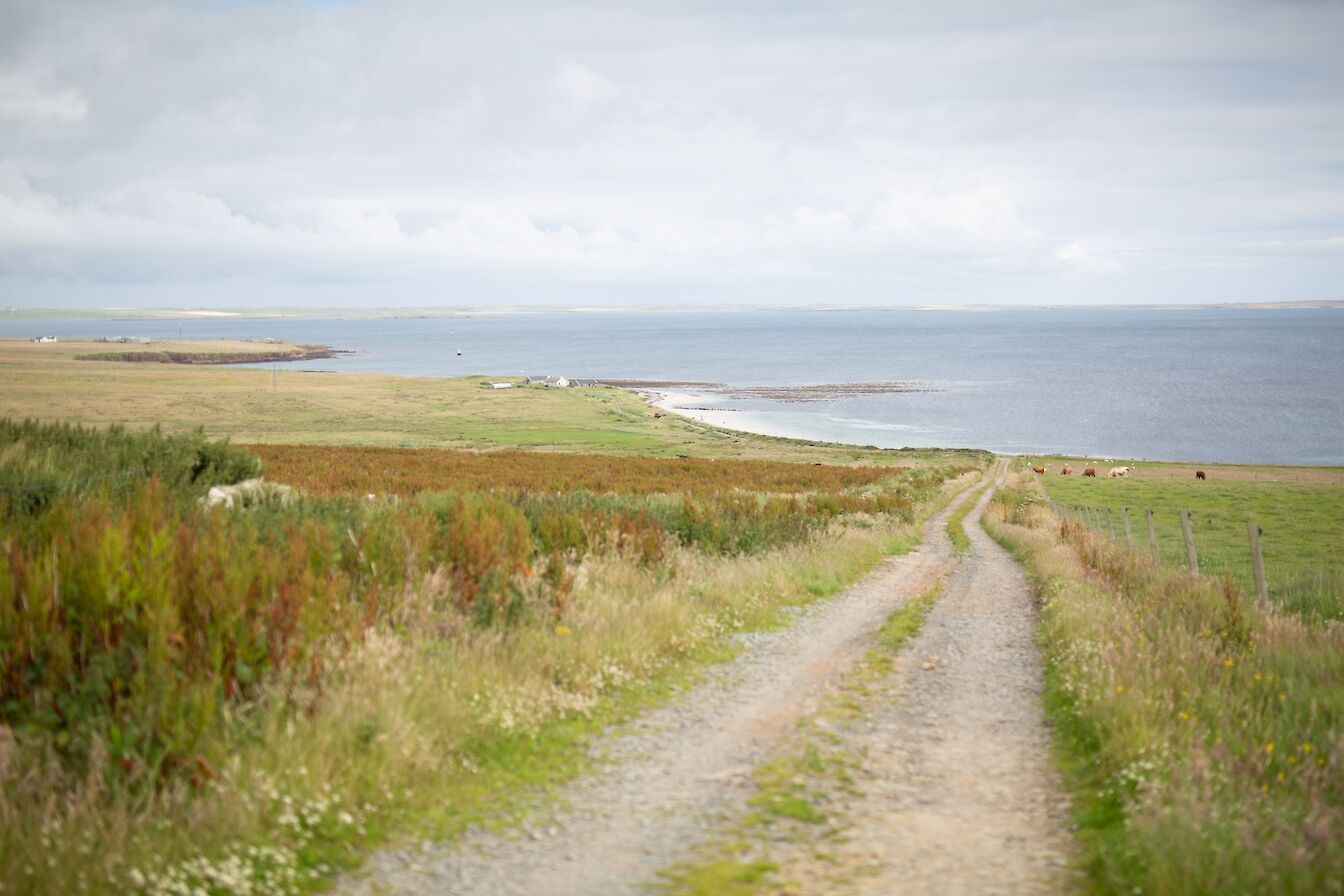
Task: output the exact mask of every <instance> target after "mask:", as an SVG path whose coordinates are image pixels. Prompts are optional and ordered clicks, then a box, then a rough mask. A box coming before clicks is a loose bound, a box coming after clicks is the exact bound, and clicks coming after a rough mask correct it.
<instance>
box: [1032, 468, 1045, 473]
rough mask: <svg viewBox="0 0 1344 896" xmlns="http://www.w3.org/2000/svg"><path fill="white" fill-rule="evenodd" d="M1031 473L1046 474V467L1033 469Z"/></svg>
mask: <svg viewBox="0 0 1344 896" xmlns="http://www.w3.org/2000/svg"><path fill="white" fill-rule="evenodd" d="M1031 472H1033V473H1044V472H1045V467H1032V468H1031Z"/></svg>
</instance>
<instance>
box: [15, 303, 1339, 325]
mask: <svg viewBox="0 0 1344 896" xmlns="http://www.w3.org/2000/svg"><path fill="white" fill-rule="evenodd" d="M1313 309H1315V310H1320V309H1340V310H1344V299H1323V300H1319V301H1288V302H1210V303H1207V304H1198V303H1176V304H1141V303H1134V304H1110V305H933V304H923V305H740V304H729V305H705V306H700V305H620V306H611V307H602V306H557V307H546V306H537V305H515V306H499V307H495V308H480V307H425V308H396V307H393V308H385V307H384V308H219V309H190V308H17V307H10V308H5V309H0V320H3V319H5V318H9V319H10V320H61V319H65V320H106V319H109V318H111V319H121V320H165V319H167V320H203V319H205V320H230V319H239V320H246V319H253V320H395V319H406V320H415V319H434V318H448V319H451V318H471V317H507V316H514V315H530V314H696V313H704V314H711V313H751V312H756V313H769V312H779V313H790V312H793V313H802V312H808V313H826V312H842V311H848V312H854V311H871V312H935V313H936V312H943V313H947V312H960V313H967V314H970V313H994V312H1002V311H1203V310H1209V311H1280V310H1282V311H1294V310H1313Z"/></svg>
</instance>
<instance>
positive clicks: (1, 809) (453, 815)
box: [0, 433, 960, 896]
mask: <svg viewBox="0 0 1344 896" xmlns="http://www.w3.org/2000/svg"><path fill="white" fill-rule="evenodd" d="M76 435H78V433H77V434H76ZM137 438H138V436H137ZM175 456H176V455H175ZM182 456H183V457H185V456H187V455H185V454H183V455H182ZM957 472H960V471H959V470H953V469H946V468H944V469H942V470H939V471H933V472H929V471H912V472H909V473H906V474H902V475H901V476H899V477H891V476H890V475H889V474H888V475H887V478H886V479H884V482H883V484H882V485H881V486H880V487H873V486H867V487H864V488H862V489H857V490H855V489H844V490H839V491H834V492H826V491H821V492H813V493H809V494H807V495H803V496H799V497H781V496H778V495H760V494H754V493H750V492H731V493H726V494H714V495H701V496H693V495H686V494H680V495H635V496H630V495H626V496H620V495H591V494H581V493H576V494H562V495H543V494H507V495H500V494H493V493H480V492H466V493H455V494H446V495H435V496H427V497H425V498H423V499H421V500H418V501H414V502H387V501H378V502H366V501H361V500H356V499H351V498H331V499H307V500H302V501H300V502H298V503H297V504H296V505H294V506H291V507H285V506H279V505H266V506H261V507H256V508H250V509H247V510H245V511H236V512H229V511H225V510H222V509H216V510H213V511H209V510H204V509H202V508H200V507H198V506H197V505H196V504H195V502H194V501H192V500H190V496H191V494H192V489H194V488H195V485H194V484H193V485H192V486H191V488H187V487H186V486H185V485H184V486H183V487H180V488H179V487H176V486H175V487H172V488H164V487H163V486H162V485H161V483H159V481H158V480H155V479H150V480H149V481H148V482H144V483H142V484H139V485H138V486H137V487H136V489H135V491H134V492H132V493H131V494H130V495H128V496H110V495H107V494H105V493H96V494H76V495H59V494H58V495H57V496H56V497H55V498H54V499H53V500H52V501H50V502H44V503H42V504H40V505H33V506H28V505H25V506H24V507H22V508H14V507H7V508H6V514H7V515H6V516H4V517H3V521H4V526H3V528H0V643H2V644H3V646H4V648H5V649H4V651H3V653H2V654H0V884H2V885H3V888H4V891H5V892H25V893H27V892H31V893H39V894H47V893H86V892H106V891H109V890H120V891H125V892H130V893H153V894H160V893H186V894H191V896H195V894H196V893H198V892H204V893H209V894H235V893H237V894H243V893H283V892H297V891H299V890H302V889H305V888H308V887H309V886H310V885H312V884H313V883H314V882H315V881H320V880H322V879H324V878H326V877H327V876H329V875H330V874H331V872H332V870H333V869H334V868H336V867H339V866H341V865H344V864H348V863H350V862H352V861H354V860H356V859H357V857H358V856H359V855H360V854H362V852H363V851H364V850H365V849H366V848H367V847H368V845H369V844H370V843H373V842H377V841H379V840H380V839H382V838H383V837H385V836H388V835H389V834H390V833H391V832H395V833H396V834H397V835H398V836H403V835H405V834H407V833H408V832H409V831H415V830H423V831H425V832H427V833H430V834H434V835H443V834H452V833H453V832H455V831H459V830H461V829H462V827H463V826H465V825H466V824H468V823H471V822H472V821H477V820H482V819H496V820H497V819H500V818H503V817H507V812H506V811H505V810H506V808H507V806H508V805H510V803H511V801H512V803H513V804H517V805H521V803H522V802H524V801H525V799H526V797H527V796H528V794H529V793H531V792H532V791H533V790H535V789H536V788H544V787H546V786H550V785H552V784H554V782H556V781H557V780H560V779H563V778H564V777H565V776H567V775H570V774H573V773H574V771H576V770H577V769H578V768H579V767H581V765H582V763H583V762H584V761H585V755H586V753H585V751H584V749H583V746H582V745H583V743H584V741H585V739H586V738H588V737H590V736H591V735H592V734H593V733H594V732H595V731H596V730H598V729H599V728H600V727H601V726H603V725H605V724H608V723H610V722H611V721H613V720H616V719H618V718H620V717H621V715H622V713H623V712H624V711H626V710H628V709H629V708H630V707H632V706H635V705H638V704H639V703H640V702H641V701H646V700H648V699H651V693H650V689H656V688H658V687H664V686H666V685H667V683H668V682H670V681H672V680H674V679H675V677H676V676H677V675H678V674H681V673H680V672H678V671H677V670H684V669H687V668H691V667H694V666H695V665H696V663H698V662H700V661H703V660H706V659H708V658H709V657H711V656H713V655H714V654H715V652H716V651H720V650H721V649H722V644H721V640H720V636H721V635H722V634H723V633H724V632H727V631H731V630H735V629H738V628H741V627H744V626H752V625H759V624H763V623H765V622H766V621H767V620H769V619H770V618H772V614H774V613H775V612H776V611H777V610H778V608H779V607H780V606H783V605H787V604H791V603H798V602H801V601H804V600H808V599H812V598H814V597H817V596H820V595H824V594H829V593H832V592H833V591H835V590H837V589H838V588H840V587H842V586H843V585H844V584H847V583H848V582H849V581H851V580H852V579H853V578H854V577H856V576H857V575H858V574H859V573H860V572H861V571H862V570H863V569H865V568H867V567H868V566H870V565H871V564H872V563H873V562H875V561H876V559H877V558H878V557H879V556H881V555H882V553H883V552H884V551H887V550H890V549H891V548H892V545H893V544H894V543H895V542H897V541H904V542H907V543H908V542H909V540H910V539H911V538H912V535H913V532H914V530H913V529H912V527H911V522H912V520H913V519H914V518H915V517H916V516H917V515H918V514H919V513H920V512H922V511H921V508H923V509H927V508H928V507H929V506H931V505H932V504H933V503H934V502H935V501H936V496H937V495H938V493H939V489H940V486H941V485H942V484H943V481H944V479H945V478H946V477H947V476H949V475H955V474H956V473H957Z"/></svg>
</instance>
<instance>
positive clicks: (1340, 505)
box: [1040, 459, 1344, 615]
mask: <svg viewBox="0 0 1344 896" xmlns="http://www.w3.org/2000/svg"><path fill="white" fill-rule="evenodd" d="M1064 462H1065V461H1063V460H1059V459H1056V460H1054V461H1053V462H1051V463H1050V464H1049V466H1048V469H1049V470H1050V472H1048V473H1047V474H1046V475H1045V476H1043V477H1040V478H1041V483H1042V485H1043V486H1044V487H1045V489H1046V492H1047V493H1048V494H1049V496H1050V498H1051V499H1052V500H1054V501H1057V502H1059V503H1060V504H1063V505H1067V506H1069V507H1081V506H1087V507H1093V508H1097V509H1099V510H1101V511H1102V514H1101V516H1102V520H1103V524H1102V528H1103V531H1105V532H1106V534H1107V535H1109V534H1110V525H1108V524H1107V523H1106V511H1110V520H1111V525H1113V526H1114V528H1115V537H1116V538H1117V539H1118V540H1120V541H1122V542H1123V541H1124V538H1125V536H1124V525H1123V516H1122V510H1123V509H1125V508H1128V513H1129V518H1130V526H1131V530H1132V532H1133V536H1134V541H1135V546H1136V549H1137V550H1139V551H1140V552H1142V553H1144V554H1145V555H1147V554H1149V553H1150V546H1149V541H1148V532H1147V521H1146V511H1148V510H1152V511H1153V528H1154V530H1155V532H1156V535H1157V546H1158V554H1159V557H1160V558H1161V560H1162V562H1163V563H1166V564H1170V565H1173V566H1184V565H1185V564H1186V553H1185V544H1184V539H1183V536H1182V533H1181V524H1180V511H1181V510H1188V511H1190V515H1191V529H1192V531H1193V535H1194V539H1195V548H1196V552H1197V554H1198V557H1199V567H1200V571H1201V572H1205V573H1208V574H1211V575H1220V576H1227V577H1229V578H1231V579H1233V580H1234V581H1236V582H1237V583H1238V584H1239V585H1240V586H1241V587H1242V589H1243V590H1244V591H1246V592H1247V593H1253V592H1254V577H1253V574H1252V567H1251V559H1250V548H1249V541H1248V536H1247V531H1246V529H1247V521H1248V520H1250V519H1254V520H1255V521H1256V522H1257V524H1258V525H1259V526H1260V528H1261V530H1262V532H1263V534H1262V535H1261V545H1262V549H1263V552H1264V558H1265V576H1266V578H1267V580H1268V583H1269V590H1270V597H1271V599H1273V600H1276V601H1279V602H1282V603H1284V604H1286V605H1290V606H1296V605H1297V604H1299V603H1302V602H1306V603H1307V604H1313V603H1318V602H1319V601H1318V600H1317V599H1316V598H1314V597H1313V595H1318V596H1320V597H1321V598H1324V597H1328V596H1329V595H1328V594H1323V593H1322V592H1331V591H1333V592H1334V595H1335V600H1334V601H1333V603H1334V604H1335V605H1337V607H1338V609H1337V610H1336V611H1335V613H1334V614H1333V615H1338V613H1339V612H1340V611H1344V602H1341V601H1340V600H1339V598H1340V597H1341V596H1344V594H1341V591H1342V590H1344V589H1341V585H1344V581H1342V580H1341V577H1344V551H1341V549H1340V546H1341V545H1344V478H1340V479H1336V478H1335V477H1336V476H1339V475H1340V473H1339V472H1338V471H1337V470H1333V469H1312V468H1283V467H1268V468H1266V467H1223V466H1215V465H1204V466H1201V467H1199V469H1204V470H1206V472H1207V473H1208V475H1209V478H1208V479H1207V480H1205V481H1198V480H1196V479H1195V478H1194V474H1193V470H1194V467H1192V466H1189V465H1175V464H1172V465H1156V464H1143V463H1140V464H1139V465H1138V466H1137V468H1136V469H1135V470H1134V471H1133V472H1132V473H1130V474H1129V475H1128V476H1126V477H1124V478H1114V479H1112V478H1109V477H1107V476H1105V470H1107V469H1109V467H1110V464H1107V465H1106V466H1105V467H1104V468H1099V469H1098V473H1099V474H1100V475H1099V477H1098V478H1096V479H1092V478H1084V477H1082V476H1079V475H1075V476H1060V475H1058V472H1057V471H1058V468H1059V466H1060V465H1062V463H1064ZM1082 463H1083V461H1072V462H1071V465H1072V466H1074V467H1075V468H1076V469H1077V470H1079V471H1080V472H1081V470H1082V469H1083V467H1082V466H1081V464H1082ZM1092 465H1094V466H1095V465H1096V464H1095V462H1093V464H1092ZM1185 467H1189V470H1188V473H1189V475H1180V474H1181V472H1182V470H1183V468H1185Z"/></svg>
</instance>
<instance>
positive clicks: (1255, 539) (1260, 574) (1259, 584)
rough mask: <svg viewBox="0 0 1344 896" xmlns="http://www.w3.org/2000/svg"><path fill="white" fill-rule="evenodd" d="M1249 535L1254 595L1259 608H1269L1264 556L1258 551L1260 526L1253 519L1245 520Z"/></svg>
mask: <svg viewBox="0 0 1344 896" xmlns="http://www.w3.org/2000/svg"><path fill="white" fill-rule="evenodd" d="M1246 531H1247V533H1248V534H1249V535H1250V537H1251V565H1252V566H1254V567H1255V595H1256V599H1257V601H1258V602H1259V605H1260V609H1261V610H1267V609H1269V586H1268V585H1266V584H1265V558H1264V555H1263V554H1261V553H1260V527H1259V526H1257V525H1256V524H1255V520H1248V521H1247V522H1246Z"/></svg>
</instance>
